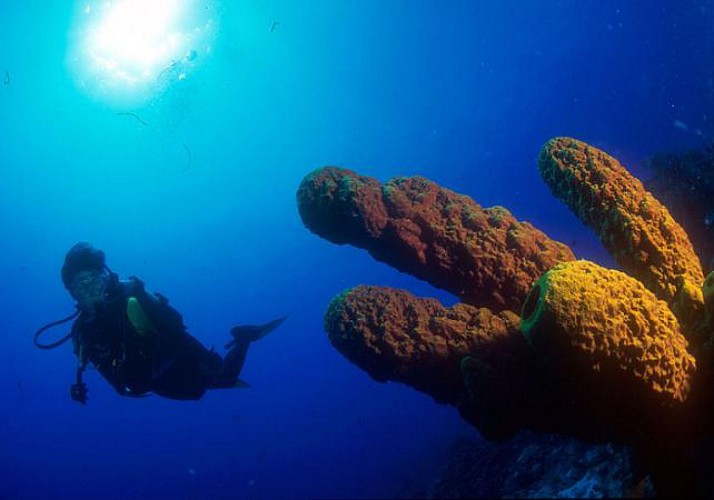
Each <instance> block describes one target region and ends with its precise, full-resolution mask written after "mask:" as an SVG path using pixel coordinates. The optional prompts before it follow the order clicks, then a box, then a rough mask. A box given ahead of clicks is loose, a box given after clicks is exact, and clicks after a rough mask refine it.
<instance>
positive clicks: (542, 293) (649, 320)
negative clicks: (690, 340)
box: [521, 260, 696, 407]
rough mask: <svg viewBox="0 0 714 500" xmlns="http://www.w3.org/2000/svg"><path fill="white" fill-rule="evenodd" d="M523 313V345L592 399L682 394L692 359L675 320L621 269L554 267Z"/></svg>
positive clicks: (664, 398)
mask: <svg viewBox="0 0 714 500" xmlns="http://www.w3.org/2000/svg"><path fill="white" fill-rule="evenodd" d="M521 318H522V319H521V329H522V331H523V333H524V335H525V336H526V339H527V340H528V342H529V343H530V344H531V345H532V346H533V347H534V348H535V349H536V350H537V351H538V352H539V353H540V354H541V355H542V356H544V357H546V358H548V360H549V362H551V363H553V364H554V365H555V366H559V367H560V368H561V369H562V370H563V373H565V374H567V375H566V376H570V377H572V378H573V380H574V381H575V384H576V385H577V384H582V389H583V390H588V391H593V392H594V394H593V397H594V398H595V399H597V400H604V401H608V400H613V398H617V397H618V396H617V394H618V393H619V394H621V395H625V394H626V396H622V397H623V399H624V398H627V399H630V400H631V401H638V404H640V403H642V402H643V401H648V400H649V401H655V402H656V403H657V404H660V405H661V404H664V405H669V404H673V403H677V402H684V401H685V400H686V399H687V396H688V393H689V390H690V385H691V379H692V376H693V375H694V372H695V368H696V363H695V359H694V357H693V356H692V355H691V354H690V353H689V352H688V351H687V345H688V344H687V340H686V339H685V338H684V336H683V335H682V334H681V333H680V330H679V323H678V321H677V318H676V317H675V316H674V314H673V313H672V312H671V311H670V309H669V308H668V307H667V305H666V304H665V303H664V302H663V301H660V300H658V299H657V298H656V297H655V296H654V295H653V294H652V293H651V292H650V291H649V290H647V289H646V288H645V287H644V286H643V285H642V284H641V283H640V282H638V281H637V280H635V279H633V278H631V277H629V276H628V275H626V274H624V273H622V272H620V271H615V270H610V269H605V268H602V267H600V266H598V265H597V264H594V263H592V262H588V261H585V260H579V261H575V262H566V263H562V264H559V265H557V266H555V267H554V268H553V269H551V270H550V271H548V272H547V273H546V274H545V275H543V276H542V277H541V278H540V279H539V280H538V281H537V282H536V284H535V285H534V286H533V289H532V290H531V292H530V293H529V295H528V297H527V299H526V302H525V304H524V306H523V311H522V313H521ZM628 388H629V390H628ZM643 407H644V405H643Z"/></svg>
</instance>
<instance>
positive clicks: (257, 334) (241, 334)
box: [226, 314, 288, 349]
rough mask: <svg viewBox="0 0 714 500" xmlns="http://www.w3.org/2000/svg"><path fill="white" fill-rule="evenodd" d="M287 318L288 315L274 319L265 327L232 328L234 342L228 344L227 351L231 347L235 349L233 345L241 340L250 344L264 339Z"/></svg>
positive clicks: (246, 326) (243, 326)
mask: <svg viewBox="0 0 714 500" xmlns="http://www.w3.org/2000/svg"><path fill="white" fill-rule="evenodd" d="M287 317H288V316H287V314H286V315H285V316H283V317H280V318H278V319H274V320H273V321H271V322H269V323H266V324H264V325H239V326H234V327H233V328H231V336H232V337H233V340H231V341H230V342H228V343H227V344H226V349H230V348H231V347H233V345H234V344H235V343H236V340H239V339H245V340H248V341H249V342H255V341H256V340H260V339H262V338H263V337H265V336H266V335H267V334H269V333H270V332H272V331H273V330H275V329H276V328H277V327H279V326H280V325H281V324H282V322H283V321H285V318H287Z"/></svg>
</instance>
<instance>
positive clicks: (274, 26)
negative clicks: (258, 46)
mask: <svg viewBox="0 0 714 500" xmlns="http://www.w3.org/2000/svg"><path fill="white" fill-rule="evenodd" d="M279 24H281V23H280V21H273V22H272V24H271V25H270V32H271V33H272V32H273V31H275V30H276V28H277V27H278V25H279Z"/></svg>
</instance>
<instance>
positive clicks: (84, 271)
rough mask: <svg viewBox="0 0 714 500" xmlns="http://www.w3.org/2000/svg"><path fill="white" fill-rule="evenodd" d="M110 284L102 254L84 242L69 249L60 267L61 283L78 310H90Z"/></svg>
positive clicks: (107, 269) (102, 297) (109, 272)
mask: <svg viewBox="0 0 714 500" xmlns="http://www.w3.org/2000/svg"><path fill="white" fill-rule="evenodd" d="M110 282H111V271H110V270H109V268H108V267H107V265H106V263H105V257H104V252H102V251H101V250H99V249H97V248H94V247H93V246H92V245H90V244H89V243H86V242H80V243H77V244H75V245H74V246H73V247H72V248H70V249H69V251H68V252H67V255H65V257H64V264H63V265H62V283H63V284H64V287H65V288H66V289H67V290H68V291H69V293H70V295H72V297H74V299H75V300H76V301H77V303H78V304H79V308H80V309H82V310H88V309H91V308H92V307H93V306H94V305H95V304H96V303H97V302H100V301H102V300H103V299H104V295H105V293H106V291H107V287H108V286H109V283H110Z"/></svg>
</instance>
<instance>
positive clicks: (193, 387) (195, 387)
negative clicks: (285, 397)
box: [72, 275, 242, 399]
mask: <svg viewBox="0 0 714 500" xmlns="http://www.w3.org/2000/svg"><path fill="white" fill-rule="evenodd" d="M130 297H135V298H136V299H137V300H138V302H139V305H140V306H141V309H142V310H143V311H144V313H145V315H146V316H147V317H148V319H149V321H150V323H151V325H152V327H153V328H152V329H151V331H149V332H146V333H144V334H141V333H139V331H137V329H136V328H135V327H134V325H133V324H132V322H131V321H130V319H129V317H128V315H127V303H128V300H129V299H130ZM72 339H73V341H74V352H75V354H76V355H77V356H78V357H79V358H80V363H81V365H84V364H86V363H87V362H91V363H92V364H93V365H94V366H95V367H96V368H97V370H99V373H101V374H102V376H103V377H104V378H105V379H106V380H107V381H108V382H109V383H110V384H111V385H112V386H113V387H114V388H115V389H116V390H117V392H118V393H119V394H121V395H122V396H135V397H138V396H142V395H144V394H146V393H148V392H154V393H156V394H158V395H160V396H164V397H167V398H171V399H199V398H201V396H203V394H204V393H205V392H206V389H209V388H228V387H233V386H234V385H235V382H236V378H237V373H236V374H235V376H233V374H232V373H231V374H230V375H228V376H227V373H226V370H225V369H224V366H223V365H224V364H223V360H222V359H221V356H220V355H218V354H217V353H215V352H213V351H212V350H208V349H206V348H205V347H204V346H203V345H202V344H201V343H200V342H199V341H198V340H196V339H195V338H193V337H192V336H191V335H189V334H188V332H187V331H186V326H185V325H184V323H183V318H182V317H181V314H180V313H179V312H178V311H176V310H175V309H174V308H173V307H171V306H170V305H169V304H168V301H167V300H166V299H165V298H164V297H162V296H160V295H157V296H153V295H151V294H149V293H147V292H146V291H145V290H144V286H143V283H142V282H141V281H139V280H138V279H136V278H130V279H129V280H127V281H119V280H118V278H117V277H116V275H112V281H111V284H110V285H109V287H108V289H107V293H106V296H105V299H104V300H103V301H102V302H100V303H99V304H97V305H96V306H95V308H94V311H93V312H86V311H83V312H82V313H81V314H80V315H79V317H78V318H77V319H76V320H75V322H74V324H73V325H72ZM241 361H242V360H241ZM241 365H242V362H241ZM230 371H231V372H235V369H232V370H230ZM238 371H240V369H239V370H238Z"/></svg>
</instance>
